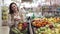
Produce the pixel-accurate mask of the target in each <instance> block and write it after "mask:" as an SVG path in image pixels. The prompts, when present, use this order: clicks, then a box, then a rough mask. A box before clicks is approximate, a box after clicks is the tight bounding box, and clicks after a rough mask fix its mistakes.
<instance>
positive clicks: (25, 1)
mask: <svg viewBox="0 0 60 34" xmlns="http://www.w3.org/2000/svg"><path fill="white" fill-rule="evenodd" d="M12 2H15V3H16V4H17V6H18V8H19V12H20V14H21V15H22V16H21V17H22V20H20V21H19V24H18V25H16V26H18V27H16V26H13V27H12V28H10V26H9V25H11V24H9V21H8V16H9V5H10V3H12ZM4 30H5V31H4ZM10 30H11V31H10ZM0 34H60V0H0Z"/></svg>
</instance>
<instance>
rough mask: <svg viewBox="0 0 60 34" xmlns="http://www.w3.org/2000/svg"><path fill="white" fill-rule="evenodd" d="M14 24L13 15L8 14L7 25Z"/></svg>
mask: <svg viewBox="0 0 60 34" xmlns="http://www.w3.org/2000/svg"><path fill="white" fill-rule="evenodd" d="M13 24H14V20H13V16H12V15H10V14H9V15H8V26H9V27H11V26H12V25H13Z"/></svg>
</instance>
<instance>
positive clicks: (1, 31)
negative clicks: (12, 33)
mask: <svg viewBox="0 0 60 34" xmlns="http://www.w3.org/2000/svg"><path fill="white" fill-rule="evenodd" d="M0 34H9V27H8V26H2V27H0Z"/></svg>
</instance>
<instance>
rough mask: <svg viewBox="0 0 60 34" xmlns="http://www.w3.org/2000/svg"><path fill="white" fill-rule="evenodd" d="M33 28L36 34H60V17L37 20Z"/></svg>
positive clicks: (34, 21) (33, 22)
mask: <svg viewBox="0 0 60 34" xmlns="http://www.w3.org/2000/svg"><path fill="white" fill-rule="evenodd" d="M32 26H33V27H32V28H33V32H34V34H60V17H50V18H35V19H34V20H33V21H32Z"/></svg>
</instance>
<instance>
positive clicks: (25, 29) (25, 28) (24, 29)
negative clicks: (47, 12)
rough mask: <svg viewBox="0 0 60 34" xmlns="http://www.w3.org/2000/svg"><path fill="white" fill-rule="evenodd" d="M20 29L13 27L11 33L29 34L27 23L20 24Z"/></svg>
mask: <svg viewBox="0 0 60 34" xmlns="http://www.w3.org/2000/svg"><path fill="white" fill-rule="evenodd" d="M17 26H18V27H12V28H11V31H12V33H14V34H28V24H27V23H26V22H24V23H19V24H18V25H17Z"/></svg>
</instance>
